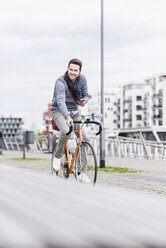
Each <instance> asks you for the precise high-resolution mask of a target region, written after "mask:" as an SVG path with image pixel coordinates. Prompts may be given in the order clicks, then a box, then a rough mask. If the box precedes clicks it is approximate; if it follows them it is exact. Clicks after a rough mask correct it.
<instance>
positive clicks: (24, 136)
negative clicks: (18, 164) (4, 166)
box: [23, 132, 26, 159]
mask: <svg viewBox="0 0 166 248" xmlns="http://www.w3.org/2000/svg"><path fill="white" fill-rule="evenodd" d="M25 146H26V132H24V134H23V159H25Z"/></svg>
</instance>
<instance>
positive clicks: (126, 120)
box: [124, 118, 132, 122]
mask: <svg viewBox="0 0 166 248" xmlns="http://www.w3.org/2000/svg"><path fill="white" fill-rule="evenodd" d="M124 121H125V122H130V121H132V119H131V118H126V119H124Z"/></svg>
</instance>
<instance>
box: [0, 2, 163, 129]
mask: <svg viewBox="0 0 166 248" xmlns="http://www.w3.org/2000/svg"><path fill="white" fill-rule="evenodd" d="M104 7H105V13H104V17H105V18H104V23H105V37H104V39H105V85H106V86H109V87H111V86H114V85H118V84H120V83H121V82H122V81H123V82H124V81H126V80H133V79H136V78H137V77H144V76H147V74H153V72H154V73H156V72H158V71H161V70H164V68H165V62H166V61H165V57H166V56H165V41H166V35H165V32H164V31H165V29H166V16H165V7H166V3H165V1H164V0H158V1H156V0H146V1H145V0H139V1H133V0H125V1H123V0H111V1H110V0H105V1H104ZM0 23H1V25H0V40H1V42H0V84H1V91H0V104H1V105H0V106H1V112H8V111H9V112H24V111H25V112H26V113H28V115H29V119H28V122H29V123H30V122H31V121H32V122H34V120H35V122H36V123H37V125H40V123H42V112H43V111H44V110H45V109H47V103H48V102H50V101H51V99H52V94H53V88H54V82H55V80H56V78H57V77H59V76H60V75H62V74H63V73H64V72H65V70H66V68H67V63H68V61H69V59H71V58H74V57H77V58H80V59H81V60H82V61H83V73H84V74H85V75H86V77H87V79H88V84H89V91H90V93H92V92H93V90H94V85H95V89H96V88H99V87H100V0H84V1H82V0H70V1H68V0H61V1H58V0H48V1H47V2H46V1H45V0H40V1H39V0H24V1H21V0H15V1H12V0H5V1H3V0H1V2H0Z"/></svg>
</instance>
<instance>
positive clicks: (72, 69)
mask: <svg viewBox="0 0 166 248" xmlns="http://www.w3.org/2000/svg"><path fill="white" fill-rule="evenodd" d="M67 71H68V75H69V78H70V80H72V81H75V80H76V79H77V77H78V76H79V75H80V73H81V70H80V66H79V65H75V64H70V65H69V67H68V69H67Z"/></svg>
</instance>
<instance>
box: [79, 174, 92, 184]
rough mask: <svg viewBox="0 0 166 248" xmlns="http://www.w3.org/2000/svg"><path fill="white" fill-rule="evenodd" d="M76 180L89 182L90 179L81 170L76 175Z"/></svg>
mask: <svg viewBox="0 0 166 248" xmlns="http://www.w3.org/2000/svg"><path fill="white" fill-rule="evenodd" d="M78 181H79V182H81V183H91V180H90V179H89V177H88V176H87V175H86V174H85V173H84V172H81V173H80V174H79V175H78Z"/></svg>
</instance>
